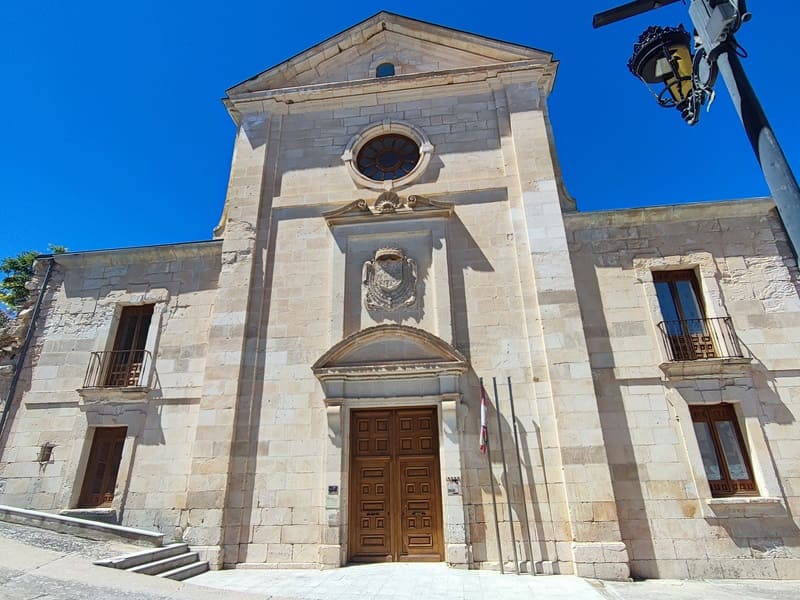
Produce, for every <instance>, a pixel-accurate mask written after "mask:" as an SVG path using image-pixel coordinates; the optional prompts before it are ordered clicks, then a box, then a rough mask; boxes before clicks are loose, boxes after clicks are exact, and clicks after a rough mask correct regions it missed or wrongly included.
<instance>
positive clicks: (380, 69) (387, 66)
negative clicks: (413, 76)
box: [375, 61, 397, 79]
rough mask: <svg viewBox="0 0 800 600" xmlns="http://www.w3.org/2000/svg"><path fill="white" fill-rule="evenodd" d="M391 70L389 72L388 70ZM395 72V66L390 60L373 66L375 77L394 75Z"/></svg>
mask: <svg viewBox="0 0 800 600" xmlns="http://www.w3.org/2000/svg"><path fill="white" fill-rule="evenodd" d="M389 71H391V72H389ZM396 73H397V68H396V67H395V65H394V63H392V62H388V61H387V62H382V63H381V64H379V65H378V66H377V67H375V78H376V79H382V78H383V77H394V76H395V74H396Z"/></svg>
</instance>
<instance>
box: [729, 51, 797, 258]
mask: <svg viewBox="0 0 800 600" xmlns="http://www.w3.org/2000/svg"><path fill="white" fill-rule="evenodd" d="M717 65H718V67H719V72H720V75H722V78H723V79H724V80H725V85H726V86H727V87H728V92H729V93H730V95H731V99H732V100H733V105H734V106H735V107H736V112H737V113H738V114H739V118H740V119H741V121H742V125H744V129H745V132H746V133H747V138H748V139H749V140H750V145H751V146H752V147H753V152H755V154H756V158H757V159H758V163H759V165H760V166H761V170H762V171H763V173H764V179H766V181H767V186H769V191H770V194H772V198H773V200H774V201H775V205H776V206H777V207H778V213H779V214H780V216H781V220H782V221H783V226H784V227H785V228H786V233H787V234H788V235H789V242H790V243H791V245H792V249H793V250H794V253H795V257H797V256H798V254H797V252H798V250H800V188H798V186H797V179H796V178H795V176H794V173H792V169H791V167H790V166H789V163H788V161H787V160H786V156H785V155H784V153H783V150H782V149H781V146H780V144H779V143H778V139H777V138H776V137H775V133H774V132H773V131H772V127H771V126H770V124H769V121H768V120H767V116H766V115H765V114H764V109H763V108H762V107H761V103H760V102H759V101H758V97H757V96H756V93H755V91H754V90H753V86H752V85H750V81H749V80H748V79H747V75H746V74H745V72H744V68H743V67H742V62H741V61H740V60H739V57H738V56H737V54H736V50H735V44H732V45H728V46H727V48H726V49H724V50H723V51H722V52H721V53H720V55H719V57H718V58H717Z"/></svg>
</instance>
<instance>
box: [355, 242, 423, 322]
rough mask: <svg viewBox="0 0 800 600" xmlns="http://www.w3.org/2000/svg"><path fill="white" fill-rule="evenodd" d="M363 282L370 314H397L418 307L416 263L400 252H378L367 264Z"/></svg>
mask: <svg viewBox="0 0 800 600" xmlns="http://www.w3.org/2000/svg"><path fill="white" fill-rule="evenodd" d="M361 281H362V284H363V285H365V286H366V288H367V293H366V296H365V298H364V306H365V307H366V308H367V310H379V311H395V310H400V309H403V308H410V307H412V306H414V305H415V304H416V303H417V263H416V262H415V261H414V259H413V258H411V257H409V256H406V255H405V252H404V251H403V250H402V249H401V248H378V249H377V250H376V251H375V256H374V257H373V259H372V260H368V261H366V262H364V266H363V267H362V271H361Z"/></svg>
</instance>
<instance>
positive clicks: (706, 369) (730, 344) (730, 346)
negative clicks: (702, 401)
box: [658, 317, 750, 378]
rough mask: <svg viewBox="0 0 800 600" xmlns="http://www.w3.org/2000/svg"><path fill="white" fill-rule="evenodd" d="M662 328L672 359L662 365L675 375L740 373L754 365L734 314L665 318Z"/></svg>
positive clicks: (660, 324) (669, 356)
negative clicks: (746, 353)
mask: <svg viewBox="0 0 800 600" xmlns="http://www.w3.org/2000/svg"><path fill="white" fill-rule="evenodd" d="M658 330H659V331H660V332H661V342H662V344H663V346H664V349H665V351H666V353H667V361H668V362H667V363H664V364H662V365H661V368H662V370H664V371H665V372H666V373H667V375H670V376H672V377H676V378H680V377H698V376H704V375H706V376H708V375H717V374H723V373H728V374H731V375H737V374H740V373H743V372H744V371H743V367H744V366H745V365H749V364H750V359H747V358H745V357H744V355H743V354H742V348H741V346H740V345H739V339H738V338H737V337H736V332H735V331H734V329H733V322H732V321H731V318H730V317H715V318H713V319H686V320H680V321H662V322H661V323H659V324H658Z"/></svg>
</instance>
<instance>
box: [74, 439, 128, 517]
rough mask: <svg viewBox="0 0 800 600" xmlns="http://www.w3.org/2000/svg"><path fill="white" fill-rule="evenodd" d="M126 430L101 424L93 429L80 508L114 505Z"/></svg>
mask: <svg viewBox="0 0 800 600" xmlns="http://www.w3.org/2000/svg"><path fill="white" fill-rule="evenodd" d="M127 430H128V428H127V427H98V428H97V429H95V430H94V438H93V439H92V449H91V450H90V451H89V460H88V461H87V463H86V474H85V475H84V476H83V488H82V490H81V497H80V501H79V503H78V507H79V508H103V507H108V506H111V502H112V501H113V500H114V488H115V487H116V485H117V475H118V473H119V463H120V460H122V447H123V446H124V444H125V433H126V432H127Z"/></svg>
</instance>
